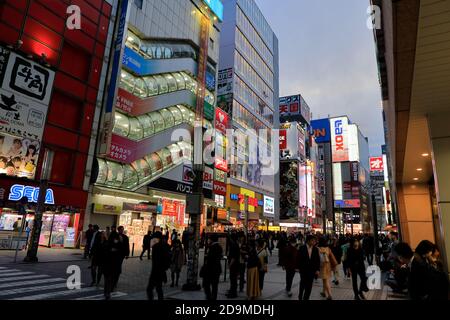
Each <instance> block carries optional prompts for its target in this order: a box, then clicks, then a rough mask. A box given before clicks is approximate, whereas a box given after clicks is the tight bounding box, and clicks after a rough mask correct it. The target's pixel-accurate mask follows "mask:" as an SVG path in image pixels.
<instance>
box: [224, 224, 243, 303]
mask: <svg viewBox="0 0 450 320" xmlns="http://www.w3.org/2000/svg"><path fill="white" fill-rule="evenodd" d="M240 256H241V253H240V248H239V243H238V235H237V233H235V232H234V233H232V234H231V235H230V241H229V244H228V257H227V258H228V266H229V269H230V289H229V290H228V293H227V298H230V299H233V298H236V297H237V286H238V277H239V267H240Z"/></svg>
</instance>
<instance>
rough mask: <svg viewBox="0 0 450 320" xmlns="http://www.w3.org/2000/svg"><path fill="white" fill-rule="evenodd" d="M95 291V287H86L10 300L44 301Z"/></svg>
mask: <svg viewBox="0 0 450 320" xmlns="http://www.w3.org/2000/svg"><path fill="white" fill-rule="evenodd" d="M95 290H98V289H97V288H95V287H86V288H81V289H79V290H63V291H56V292H48V293H42V294H36V295H32V296H25V297H19V298H13V299H10V300H44V299H51V298H58V297H64V296H70V295H73V294H80V293H87V292H91V291H95Z"/></svg>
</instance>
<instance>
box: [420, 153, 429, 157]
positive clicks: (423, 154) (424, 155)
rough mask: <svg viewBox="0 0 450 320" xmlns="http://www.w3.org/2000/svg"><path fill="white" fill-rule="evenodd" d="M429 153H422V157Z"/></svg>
mask: <svg viewBox="0 0 450 320" xmlns="http://www.w3.org/2000/svg"><path fill="white" fill-rule="evenodd" d="M429 155H430V154H429V153H422V157H428V156H429Z"/></svg>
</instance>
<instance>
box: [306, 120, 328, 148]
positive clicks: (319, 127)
mask: <svg viewBox="0 0 450 320" xmlns="http://www.w3.org/2000/svg"><path fill="white" fill-rule="evenodd" d="M311 127H312V131H313V135H314V137H315V138H316V142H317V143H323V142H330V140H331V136H330V120H329V119H320V120H312V121H311Z"/></svg>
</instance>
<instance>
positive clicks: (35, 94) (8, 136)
mask: <svg viewBox="0 0 450 320" xmlns="http://www.w3.org/2000/svg"><path fill="white" fill-rule="evenodd" d="M54 78H55V72H54V71H52V70H51V69H49V68H45V67H43V66H41V65H40V64H38V63H35V62H34V61H32V60H29V59H26V58H24V57H22V56H20V55H18V54H16V53H14V52H11V51H9V50H8V49H7V48H4V47H2V46H0V173H6V174H7V175H9V176H16V177H25V178H29V179H33V178H34V176H35V171H36V166H37V162H38V156H39V150H40V145H41V141H42V135H43V133H44V127H45V121H46V118H47V111H48V106H49V103H50V97H51V92H52V89H53V80H54Z"/></svg>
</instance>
